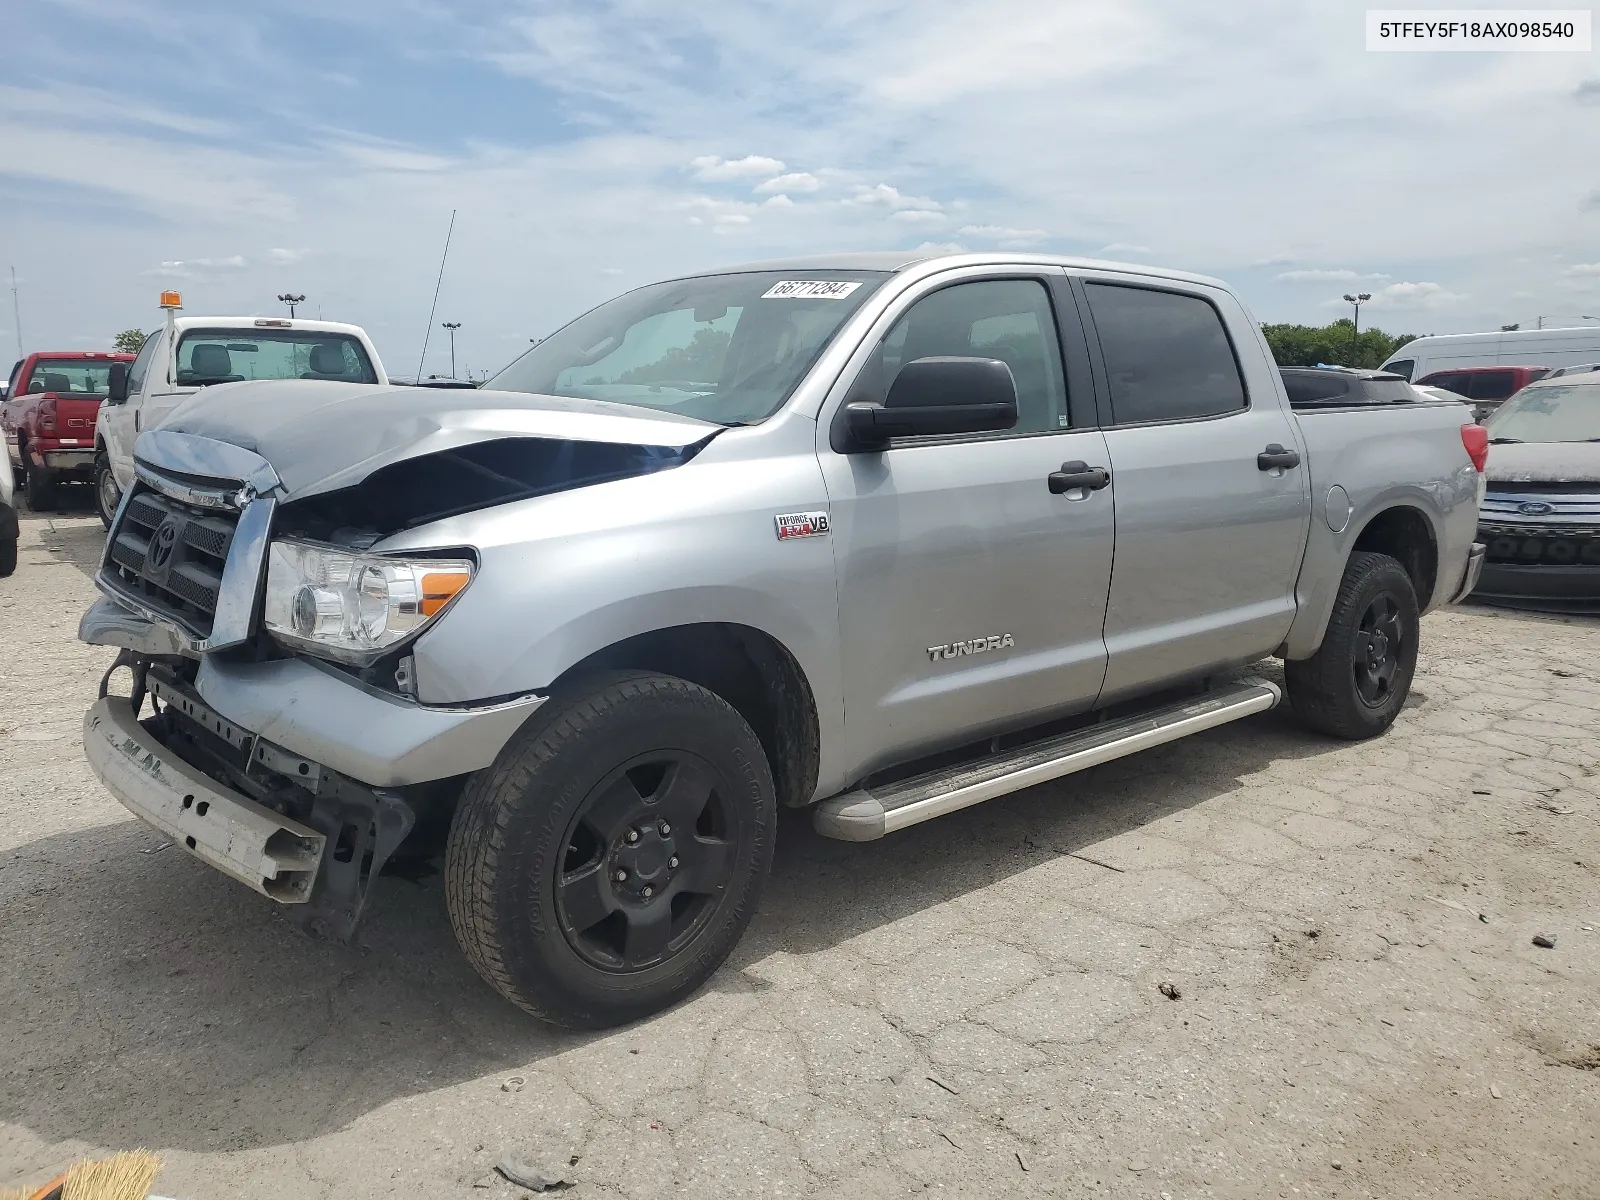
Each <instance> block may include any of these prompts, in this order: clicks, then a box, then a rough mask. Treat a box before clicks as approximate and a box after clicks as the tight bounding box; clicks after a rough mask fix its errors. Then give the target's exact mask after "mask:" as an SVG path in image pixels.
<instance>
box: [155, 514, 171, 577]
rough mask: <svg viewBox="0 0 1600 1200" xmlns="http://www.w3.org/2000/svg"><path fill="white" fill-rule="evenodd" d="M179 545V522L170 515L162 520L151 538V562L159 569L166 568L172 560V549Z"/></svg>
mask: <svg viewBox="0 0 1600 1200" xmlns="http://www.w3.org/2000/svg"><path fill="white" fill-rule="evenodd" d="M177 545H178V522H177V521H176V520H175V519H174V518H172V517H168V518H167V519H166V520H165V521H163V522H161V528H159V529H157V530H156V532H155V536H154V537H152V538H151V539H150V556H149V563H150V565H151V566H152V567H154V568H155V569H156V570H158V571H164V570H166V568H167V566H168V564H170V563H171V562H172V551H173V550H174V549H175V548H176V547H177Z"/></svg>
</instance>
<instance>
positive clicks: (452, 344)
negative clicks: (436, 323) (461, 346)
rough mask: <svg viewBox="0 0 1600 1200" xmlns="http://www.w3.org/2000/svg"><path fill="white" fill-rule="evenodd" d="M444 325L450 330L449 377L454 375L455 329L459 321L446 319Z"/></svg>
mask: <svg viewBox="0 0 1600 1200" xmlns="http://www.w3.org/2000/svg"><path fill="white" fill-rule="evenodd" d="M444 327H445V328H446V329H448V330H449V331H450V378H451V379H454V378H455V377H456V330H458V329H460V328H461V322H460V321H446V322H444Z"/></svg>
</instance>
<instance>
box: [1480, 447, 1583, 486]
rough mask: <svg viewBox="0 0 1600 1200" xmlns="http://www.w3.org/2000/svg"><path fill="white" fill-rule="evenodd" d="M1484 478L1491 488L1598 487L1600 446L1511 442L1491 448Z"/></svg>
mask: <svg viewBox="0 0 1600 1200" xmlns="http://www.w3.org/2000/svg"><path fill="white" fill-rule="evenodd" d="M1484 476H1485V477H1486V478H1487V479H1488V481H1489V483H1490V484H1496V483H1593V484H1600V442H1514V443H1512V444H1510V445H1507V446H1490V447H1489V463H1488V465H1487V466H1486V467H1485V468H1484Z"/></svg>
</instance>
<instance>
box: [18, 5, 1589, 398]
mask: <svg viewBox="0 0 1600 1200" xmlns="http://www.w3.org/2000/svg"><path fill="white" fill-rule="evenodd" d="M1499 3H1500V4H1501V6H1502V7H1504V6H1507V5H1506V0H1499ZM1523 7H1533V5H1524V6H1523ZM9 11H10V13H11V15H10V16H9V17H7V19H6V42H7V51H8V53H7V56H6V59H7V69H6V71H5V72H4V73H3V75H0V79H3V82H0V271H6V270H8V269H10V268H14V269H15V272H16V280H17V297H18V300H19V306H18V307H19V308H20V314H21V326H22V343H23V346H24V348H25V349H74V348H85V349H93V348H102V349H103V348H107V347H109V345H110V341H111V338H112V337H113V335H114V334H115V333H116V332H117V331H118V330H121V329H125V328H128V327H130V326H139V327H142V328H144V329H146V330H148V329H152V328H154V327H156V326H157V325H158V324H159V323H160V320H161V314H160V313H159V311H158V310H157V308H156V303H157V293H158V292H159V291H160V290H161V289H162V288H167V287H176V288H179V289H181V290H182V292H183V295H184V304H185V311H186V312H187V313H190V314H194V315H200V314H224V313H229V314H281V313H282V312H283V306H282V305H280V304H279V303H278V302H277V301H276V299H275V297H276V296H277V295H278V294H279V293H281V292H285V291H289V292H295V293H303V294H304V295H306V296H307V297H308V299H307V301H306V303H305V305H304V306H303V307H302V308H301V310H300V315H301V316H318V315H321V316H323V317H326V318H327V319H330V320H334V319H337V320H346V321H354V322H356V323H358V324H361V325H363V326H365V327H366V328H367V329H368V331H369V332H370V333H371V334H372V336H373V339H374V341H375V342H376V343H377V345H378V349H379V351H380V353H381V354H382V355H383V358H384V362H385V365H386V366H387V367H388V369H389V370H390V372H391V373H393V374H397V375H410V374H414V373H415V372H416V370H417V367H418V362H419V359H420V355H421V351H422V343H423V339H424V336H425V334H426V335H427V336H428V339H429V346H428V351H427V359H426V366H425V368H424V370H425V372H440V373H446V372H448V371H449V370H450V361H449V343H448V340H447V337H446V335H445V333H444V331H443V330H442V329H441V328H439V325H440V323H441V322H444V321H452V322H459V323H460V325H461V328H460V330H459V331H458V333H457V337H456V363H457V368H456V369H457V373H458V374H463V375H464V374H466V373H467V372H468V371H471V372H473V373H474V374H478V375H481V374H483V373H485V372H492V371H494V370H497V369H498V368H500V367H501V366H503V365H504V364H505V363H507V362H508V361H510V360H511V359H512V358H514V357H515V356H516V355H517V354H518V353H520V352H521V351H522V350H524V349H525V348H526V347H527V344H528V341H529V339H530V338H536V337H541V336H544V335H546V334H548V333H550V332H551V331H553V330H554V329H555V328H557V327H559V326H560V325H561V324H563V323H564V322H565V321H566V320H568V319H570V318H571V317H573V316H575V315H577V314H578V313H579V312H582V311H583V310H585V309H587V308H589V307H592V306H593V305H594V304H596V303H599V302H600V301H602V300H604V299H606V298H607V297H609V296H611V295H614V294H616V293H617V292H620V291H622V290H625V289H626V288H629V287H633V286H636V285H638V284H641V283H646V282H649V281H651V280H654V279H660V278H665V277H669V276H673V275H679V274H684V273H688V272H693V271H696V270H700V269H705V268H710V267H717V266H723V265H727V264H730V263H736V262H743V261H750V260H757V259H764V258H771V257H779V256H785V255H793V254H805V253H812V252H821V251H829V250H865V249H912V248H916V247H919V246H924V245H932V246H952V247H955V246H959V247H962V248H965V249H969V250H992V249H1000V248H1006V249H1027V250H1039V251H1048V252H1053V253H1064V254H1075V255H1087V256H1092V257H1098V258H1109V259H1118V260H1123V261H1132V262H1145V263H1152V264H1156V265H1161V266H1169V267H1178V268H1182V269H1185V270H1193V271H1201V272H1204V273H1207V274H1211V275H1216V276H1220V277H1221V278H1223V279H1226V280H1228V281H1229V282H1230V283H1232V284H1234V285H1235V286H1236V287H1238V288H1239V289H1240V290H1241V292H1242V294H1243V295H1244V297H1245V300H1246V302H1247V303H1248V304H1249V305H1250V307H1251V308H1252V310H1253V311H1254V312H1255V314H1256V316H1257V318H1258V319H1260V320H1262V321H1297V322H1307V323H1313V324H1322V323H1325V322H1326V321H1328V320H1331V319H1333V318H1335V317H1338V316H1340V315H1345V314H1347V313H1348V312H1349V306H1348V305H1345V304H1343V303H1342V302H1341V301H1340V299H1339V297H1340V296H1341V295H1342V294H1343V293H1344V292H1347V291H1357V290H1358V291H1366V292H1370V293H1372V295H1373V299H1372V300H1371V301H1370V302H1369V303H1368V304H1367V306H1366V308H1365V309H1364V310H1363V313H1362V323H1363V326H1366V325H1369V324H1372V325H1378V326H1381V327H1382V328H1384V329H1387V330H1389V331H1390V332H1411V333H1446V332H1458V331H1470V330H1482V329H1495V328H1498V327H1499V326H1500V325H1502V324H1508V323H1512V322H1520V323H1522V324H1524V325H1533V324H1534V323H1535V322H1536V321H1537V319H1538V318H1539V317H1541V316H1542V317H1544V318H1545V323H1546V324H1547V325H1549V324H1580V323H1584V322H1582V321H1581V317H1582V316H1583V315H1585V314H1588V315H1592V316H1597V317H1600V59H1597V57H1596V55H1595V54H1594V53H1560V54H1534V53H1504V52H1502V53H1471V54H1463V53H1448V54H1447V53H1432V54H1392V53H1391V54H1383V53H1369V52H1367V51H1366V50H1365V48H1364V24H1363V14H1364V12H1365V5H1357V4H1353V3H1348V2H1346V0H1318V2H1316V3H1301V4H1285V3H1282V0H1229V2H1227V3H1224V4H1216V5H1201V4H1195V3H1193V0H1119V2H1116V3H1085V2H1078V0H984V2H983V3H982V4H978V3H973V2H972V0H965V2H961V3H958V2H956V0H906V2H902V0H849V2H848V3H836V2H835V0H810V2H808V3H804V4H800V3H793V2H790V3H777V2H774V0H742V2H740V3H736V4H722V5H684V4H678V3H668V2H665V0H546V2H543V3H534V2H521V0H456V2H454V3H445V2H442V0H441V2H435V0H320V2H318V3H312V2H310V0H274V3H272V4H269V5H253V6H243V5H227V6H218V5H215V4H201V3H196V2H193V0H164V2H163V3H159V4H157V3H148V2H146V0H33V2H32V3H29V4H26V5H21V4H19V5H18V6H17V7H16V8H15V9H10V10H9ZM452 211H454V212H455V225H454V233H453V235H452V237H451V242H450V249H449V256H448V261H447V263H446V266H445V271H444V276H443V281H442V285H440V287H439V295H438V310H437V312H436V314H435V315H434V318H433V322H432V325H431V333H429V330H430V324H429V308H430V305H431V303H432V301H433V296H434V289H435V284H436V275H437V272H438V269H439V261H440V255H441V252H442V251H443V249H444V244H445V237H446V231H447V229H448V228H449V225H450V220H451V213H452ZM9 282H10V276H9V274H5V275H3V276H0V285H9ZM6 307H9V306H6ZM12 316H13V314H12V313H9V312H3V311H0V348H3V349H7V350H9V349H13V348H14V346H13V343H14V342H15V340H16V334H15V331H14V328H13V325H14V322H13V321H12V320H10V319H6V318H10V317H12Z"/></svg>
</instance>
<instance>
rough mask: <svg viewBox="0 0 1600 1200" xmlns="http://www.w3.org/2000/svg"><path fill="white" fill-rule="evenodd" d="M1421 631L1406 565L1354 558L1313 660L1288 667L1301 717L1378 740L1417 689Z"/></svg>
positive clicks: (1325, 728)
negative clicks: (1413, 686) (1413, 683)
mask: <svg viewBox="0 0 1600 1200" xmlns="http://www.w3.org/2000/svg"><path fill="white" fill-rule="evenodd" d="M1420 633H1421V621H1420V618H1419V615H1418V612H1417V595H1416V592H1415V590H1414V589H1413V588H1412V586H1411V577H1410V576H1409V575H1407V574H1406V572H1405V568H1404V567H1402V566H1401V565H1400V564H1399V563H1398V562H1397V561H1396V560H1395V559H1393V558H1390V557H1389V556H1388V555H1387V554H1373V553H1369V552H1366V551H1360V552H1357V553H1355V554H1352V555H1351V556H1350V561H1349V562H1348V563H1347V564H1346V565H1345V569H1344V578H1343V580H1341V581H1340V584H1339V594H1338V595H1337V596H1336V597H1335V598H1334V602H1333V615H1332V616H1331V617H1330V618H1329V619H1328V628H1327V631H1326V632H1325V633H1324V634H1323V635H1322V645H1321V646H1320V647H1319V648H1318V650H1317V652H1316V653H1315V654H1314V655H1312V656H1311V657H1310V658H1307V659H1300V660H1297V661H1291V662H1288V663H1285V664H1284V681H1285V683H1287V684H1288V691H1289V701H1290V703H1291V704H1292V705H1293V707H1294V712H1295V716H1296V717H1298V718H1299V720H1300V722H1301V724H1303V725H1305V726H1306V727H1308V728H1310V729H1314V730H1316V731H1317V732H1318V733H1325V734H1328V735H1329V736H1330V737H1336V738H1344V739H1346V740H1348V741H1359V740H1361V739H1363V738H1370V737H1377V736H1378V735H1379V734H1380V733H1382V732H1384V731H1385V730H1386V729H1388V728H1389V726H1390V725H1392V724H1394V719H1395V717H1397V716H1399V715H1400V709H1401V708H1402V707H1404V705H1405V702H1406V696H1407V695H1408V694H1409V693H1410V691H1411V679H1412V676H1413V675H1414V674H1415V673H1416V669H1417V645H1418V638H1419V635H1420ZM1374 634H1377V635H1381V636H1374ZM1397 643H1398V645H1397Z"/></svg>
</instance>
